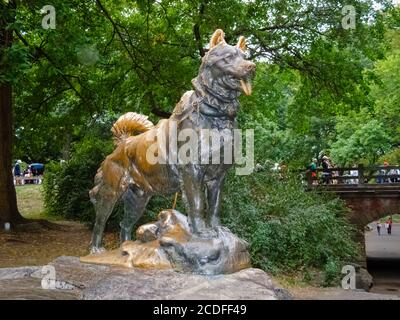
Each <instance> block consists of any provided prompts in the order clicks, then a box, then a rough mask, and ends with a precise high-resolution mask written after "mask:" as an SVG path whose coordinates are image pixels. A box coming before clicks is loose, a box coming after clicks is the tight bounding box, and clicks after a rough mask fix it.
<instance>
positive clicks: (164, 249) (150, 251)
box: [81, 210, 251, 275]
mask: <svg viewBox="0 0 400 320" xmlns="http://www.w3.org/2000/svg"><path fill="white" fill-rule="evenodd" d="M158 219H159V220H158V221H156V222H153V223H148V224H145V225H142V226H140V227H139V228H138V229H137V230H136V239H137V240H136V241H125V242H124V243H123V244H122V245H121V248H120V249H117V250H114V251H107V252H104V253H99V254H95V255H89V256H86V257H82V258H81V262H86V263H98V264H111V265H117V266H124V267H129V268H132V267H137V268H146V269H147V268H151V269H175V270H177V271H183V272H191V273H198V274H205V275H215V274H223V273H232V272H236V271H239V270H241V269H245V268H249V267H250V266H251V265H250V256H249V253H248V251H247V248H248V244H247V243H246V242H245V241H243V240H241V239H239V238H238V237H237V236H235V235H234V234H233V233H231V232H230V231H229V229H228V228H225V227H219V228H218V229H216V230H213V231H212V232H210V233H209V234H208V235H202V236H201V237H197V236H194V235H192V234H191V231H190V228H189V225H188V222H187V217H186V216H184V215H183V214H181V213H180V212H178V211H176V210H164V211H161V212H160V214H159V216H158Z"/></svg>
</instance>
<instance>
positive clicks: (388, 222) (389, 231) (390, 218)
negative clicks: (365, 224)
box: [386, 217, 393, 234]
mask: <svg viewBox="0 0 400 320" xmlns="http://www.w3.org/2000/svg"><path fill="white" fill-rule="evenodd" d="M386 223H387V224H388V228H387V232H388V234H392V223H393V221H392V217H389V219H388V221H387V222H386Z"/></svg>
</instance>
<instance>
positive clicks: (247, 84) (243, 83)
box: [240, 79, 253, 96]
mask: <svg viewBox="0 0 400 320" xmlns="http://www.w3.org/2000/svg"><path fill="white" fill-rule="evenodd" d="M240 87H241V88H242V90H243V92H244V94H245V95H246V96H250V95H251V93H252V92H253V88H252V86H251V81H250V79H241V80H240Z"/></svg>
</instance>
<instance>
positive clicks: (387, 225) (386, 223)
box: [385, 221, 389, 234]
mask: <svg viewBox="0 0 400 320" xmlns="http://www.w3.org/2000/svg"><path fill="white" fill-rule="evenodd" d="M385 229H386V232H387V234H389V223H388V222H387V221H386V222H385Z"/></svg>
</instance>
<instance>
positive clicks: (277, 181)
mask: <svg viewBox="0 0 400 320" xmlns="http://www.w3.org/2000/svg"><path fill="white" fill-rule="evenodd" d="M345 212H346V209H345V208H344V204H343V203H342V202H341V201H340V200H338V199H335V198H329V197H321V196H317V195H315V194H313V193H307V192H304V188H303V186H302V184H301V179H299V177H298V176H296V175H294V176H287V177H282V176H280V175H277V174H273V173H271V172H270V171H269V170H266V169H262V168H260V169H259V171H258V172H256V173H254V174H253V175H250V176H246V177H236V176H233V175H232V176H231V177H230V179H228V183H227V186H226V189H225V193H224V199H223V210H222V213H223V218H224V223H225V224H226V225H228V226H229V227H230V228H231V229H232V230H234V231H235V232H236V233H238V234H239V235H240V236H241V237H243V238H244V239H246V240H247V241H249V243H250V250H251V255H252V261H253V264H254V265H255V266H258V267H261V268H263V269H266V270H269V271H271V272H278V271H284V272H286V273H293V272H295V271H298V270H303V271H304V272H307V270H310V269H312V268H317V269H322V270H325V271H326V273H325V277H326V281H327V282H329V281H331V280H333V279H335V276H337V275H338V274H340V270H341V267H342V266H343V265H344V264H346V262H349V261H352V259H354V258H355V257H356V256H357V249H356V246H355V243H354V241H353V238H352V234H353V233H352V232H353V230H352V228H351V227H349V225H348V224H347V223H346V221H345V219H344V217H345ZM332 276H333V277H332ZM331 277H332V278H331Z"/></svg>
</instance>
